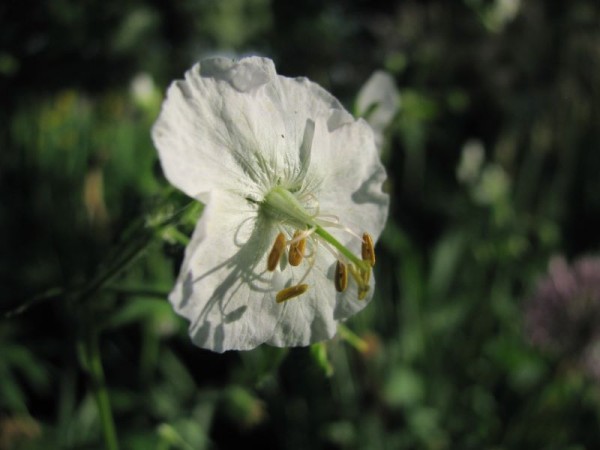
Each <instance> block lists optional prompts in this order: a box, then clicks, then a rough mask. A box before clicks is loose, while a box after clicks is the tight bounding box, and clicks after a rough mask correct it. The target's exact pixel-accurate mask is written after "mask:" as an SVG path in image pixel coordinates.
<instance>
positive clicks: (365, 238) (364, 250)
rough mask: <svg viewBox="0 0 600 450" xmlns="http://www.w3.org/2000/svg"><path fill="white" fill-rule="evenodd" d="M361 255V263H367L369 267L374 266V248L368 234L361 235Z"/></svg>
mask: <svg viewBox="0 0 600 450" xmlns="http://www.w3.org/2000/svg"><path fill="white" fill-rule="evenodd" d="M361 255H362V259H363V261H367V262H368V263H369V264H370V265H371V267H373V266H374V265H375V247H374V245H373V238H372V237H371V235H370V234H369V233H363V235H362V245H361Z"/></svg>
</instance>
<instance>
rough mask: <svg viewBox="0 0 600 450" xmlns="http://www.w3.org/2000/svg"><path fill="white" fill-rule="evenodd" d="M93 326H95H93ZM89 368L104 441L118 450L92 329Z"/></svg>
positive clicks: (111, 449)
mask: <svg viewBox="0 0 600 450" xmlns="http://www.w3.org/2000/svg"><path fill="white" fill-rule="evenodd" d="M91 328H93V327H91ZM85 349H86V353H87V354H86V360H87V366H88V370H89V373H90V376H91V379H92V390H93V392H94V397H95V398H96V406H97V407H98V413H99V415H100V422H101V424H102V432H103V434H104V443H105V445H106V449H107V450H118V449H119V443H118V441H117V433H116V431H115V422H114V419H113V415H112V410H111V408H110V400H109V398H108V391H107V389H106V382H105V379H104V369H103V368H102V360H101V358H100V347H99V345H98V333H97V331H96V330H91V331H90V333H89V335H88V339H87V342H86V345H85Z"/></svg>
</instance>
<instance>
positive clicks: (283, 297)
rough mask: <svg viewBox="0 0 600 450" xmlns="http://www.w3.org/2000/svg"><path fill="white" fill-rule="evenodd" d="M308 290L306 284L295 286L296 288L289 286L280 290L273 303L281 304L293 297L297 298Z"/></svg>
mask: <svg viewBox="0 0 600 450" xmlns="http://www.w3.org/2000/svg"><path fill="white" fill-rule="evenodd" d="M307 289H308V284H297V285H296V286H290V287H289V288H285V289H282V290H281V291H279V292H278V293H277V295H276V296H275V301H276V302H277V303H282V302H285V301H287V300H290V299H292V298H294V297H298V296H299V295H302V294H304V293H305V292H306V290H307Z"/></svg>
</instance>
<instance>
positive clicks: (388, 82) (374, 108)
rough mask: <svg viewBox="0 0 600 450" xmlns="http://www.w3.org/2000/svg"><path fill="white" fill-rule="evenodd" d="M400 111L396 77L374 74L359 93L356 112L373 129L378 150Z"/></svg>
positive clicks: (380, 73) (381, 73)
mask: <svg viewBox="0 0 600 450" xmlns="http://www.w3.org/2000/svg"><path fill="white" fill-rule="evenodd" d="M399 109H400V92H398V88H397V87H396V82H395V81H394V77H392V76H391V75H390V74H389V73H387V72H384V71H383V70H377V71H375V72H373V74H372V75H371V76H370V77H369V79H368V80H367V82H366V83H365V84H364V85H363V87H362V88H361V89H360V91H359V93H358V96H357V98H356V111H357V113H358V115H360V116H365V119H366V120H367V121H368V122H369V124H370V125H371V127H373V130H374V131H375V141H376V143H377V148H379V149H381V147H382V146H383V133H384V132H385V129H386V128H387V127H388V125H389V124H390V123H391V122H392V120H393V119H394V117H395V116H396V113H397V112H398V110H399Z"/></svg>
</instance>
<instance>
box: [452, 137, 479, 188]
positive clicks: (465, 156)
mask: <svg viewBox="0 0 600 450" xmlns="http://www.w3.org/2000/svg"><path fill="white" fill-rule="evenodd" d="M484 160H485V150H484V148H483V143H482V142H481V141H480V140H478V139H469V140H468V141H467V142H465V144H464V145H463V148H462V153H461V155H460V162H459V163H458V167H457V168H456V178H457V179H458V181H460V182H462V183H467V184H472V183H474V182H475V181H477V180H478V179H479V175H480V173H481V166H482V165H483V162H484Z"/></svg>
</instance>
